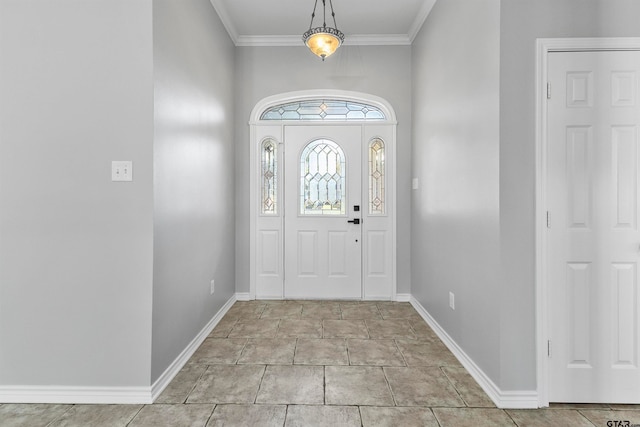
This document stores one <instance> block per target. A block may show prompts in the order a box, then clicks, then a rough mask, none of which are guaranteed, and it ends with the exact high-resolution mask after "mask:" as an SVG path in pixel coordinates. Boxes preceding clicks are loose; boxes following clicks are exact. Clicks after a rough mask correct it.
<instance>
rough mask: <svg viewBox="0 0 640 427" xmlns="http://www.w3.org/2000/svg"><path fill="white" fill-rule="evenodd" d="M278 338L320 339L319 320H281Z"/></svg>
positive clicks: (320, 323)
mask: <svg viewBox="0 0 640 427" xmlns="http://www.w3.org/2000/svg"><path fill="white" fill-rule="evenodd" d="M276 337H278V338H322V320H320V319H282V320H281V321H280V326H279V327H278V333H277V334H276Z"/></svg>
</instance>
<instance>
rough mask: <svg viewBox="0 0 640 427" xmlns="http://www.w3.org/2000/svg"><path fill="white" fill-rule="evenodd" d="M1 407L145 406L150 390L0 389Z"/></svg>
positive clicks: (65, 387) (80, 388)
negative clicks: (55, 404)
mask: <svg viewBox="0 0 640 427" xmlns="http://www.w3.org/2000/svg"><path fill="white" fill-rule="evenodd" d="M0 402H1V403H67V404H74V403H77V404H91V403H100V404H102V403H104V404H142V403H151V402H152V399H151V387H70V386H0Z"/></svg>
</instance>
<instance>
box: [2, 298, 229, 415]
mask: <svg viewBox="0 0 640 427" xmlns="http://www.w3.org/2000/svg"><path fill="white" fill-rule="evenodd" d="M235 301H236V297H235V295H234V296H232V297H231V298H230V299H229V301H227V302H226V303H225V305H224V306H223V307H222V308H221V309H220V310H219V311H218V312H217V313H216V315H215V316H213V318H212V319H211V320H210V321H209V323H207V325H206V326H205V327H204V328H203V329H202V330H201V331H200V333H198V335H197V336H196V337H195V338H194V339H193V340H192V341H191V342H190V343H189V345H188V346H187V348H185V349H184V350H183V351H182V353H180V355H179V356H178V357H177V358H176V360H174V361H173V363H172V364H171V365H170V366H169V367H168V368H167V369H166V370H165V371H164V373H163V374H162V375H161V376H160V378H158V380H157V381H156V382H155V383H154V384H153V385H152V386H151V387H76V386H0V403H67V404H148V403H153V401H154V400H155V399H156V398H157V397H158V396H159V395H160V393H162V391H163V390H164V389H165V387H166V386H167V385H169V383H170V382H171V380H172V379H173V378H174V377H175V376H176V375H177V374H178V372H180V369H182V367H183V366H184V365H185V363H187V361H188V360H189V358H190V357H191V356H192V355H193V353H194V352H195V351H196V350H197V349H198V347H199V346H200V344H202V342H203V341H204V340H205V339H206V338H207V336H208V335H209V334H210V333H211V331H212V330H213V328H215V326H216V325H217V324H218V322H220V319H222V317H223V316H224V315H225V314H226V312H227V310H229V308H231V306H232V305H233V303H234V302H235Z"/></svg>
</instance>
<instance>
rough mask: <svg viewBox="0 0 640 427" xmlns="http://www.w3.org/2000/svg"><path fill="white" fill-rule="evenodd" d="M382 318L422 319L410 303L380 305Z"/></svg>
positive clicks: (385, 303)
mask: <svg viewBox="0 0 640 427" xmlns="http://www.w3.org/2000/svg"><path fill="white" fill-rule="evenodd" d="M378 310H380V314H381V315H382V318H383V319H385V320H387V319H415V320H417V319H421V318H420V315H418V312H417V311H416V310H415V309H414V308H413V306H411V304H409V303H408V302H384V303H378Z"/></svg>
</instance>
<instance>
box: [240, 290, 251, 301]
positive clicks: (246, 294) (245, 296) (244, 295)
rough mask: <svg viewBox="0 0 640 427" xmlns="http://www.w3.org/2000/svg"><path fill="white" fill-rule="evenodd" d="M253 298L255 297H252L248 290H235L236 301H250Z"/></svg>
mask: <svg viewBox="0 0 640 427" xmlns="http://www.w3.org/2000/svg"><path fill="white" fill-rule="evenodd" d="M254 299H255V297H253V296H252V295H251V293H250V292H236V300H237V301H251V300H254Z"/></svg>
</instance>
